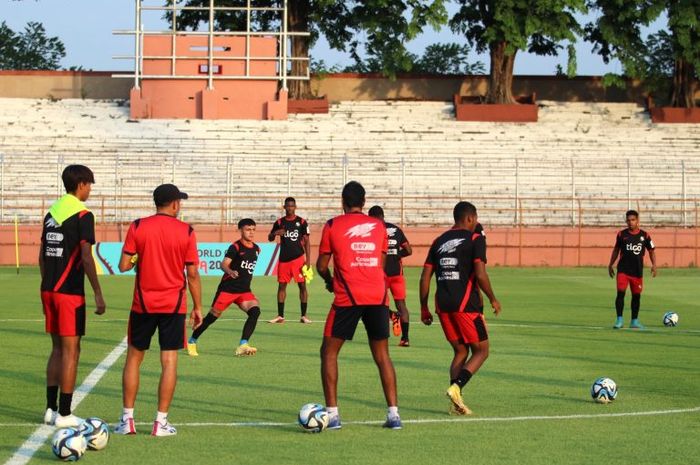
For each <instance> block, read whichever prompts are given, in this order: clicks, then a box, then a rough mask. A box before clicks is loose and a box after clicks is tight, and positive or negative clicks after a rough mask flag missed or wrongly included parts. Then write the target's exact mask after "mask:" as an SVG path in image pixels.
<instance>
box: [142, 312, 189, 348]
mask: <svg viewBox="0 0 700 465" xmlns="http://www.w3.org/2000/svg"><path fill="white" fill-rule="evenodd" d="M185 316H186V315H185V314H184V313H137V312H131V313H130V314H129V345H132V346H134V347H136V348H137V349H138V350H148V349H149V348H150V347H151V338H152V337H153V335H154V334H155V333H156V329H158V343H159V344H160V350H180V349H184V348H185V345H186V344H187V333H186V331H187V329H186V327H185Z"/></svg>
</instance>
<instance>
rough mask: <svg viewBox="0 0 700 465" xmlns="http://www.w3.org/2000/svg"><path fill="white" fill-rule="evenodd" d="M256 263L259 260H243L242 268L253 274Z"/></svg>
mask: <svg viewBox="0 0 700 465" xmlns="http://www.w3.org/2000/svg"><path fill="white" fill-rule="evenodd" d="M256 263H257V262H249V261H248V260H243V261H242V262H241V268H242V269H244V270H247V271H248V273H250V274H253V270H254V269H255V264H256Z"/></svg>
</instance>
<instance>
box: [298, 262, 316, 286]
mask: <svg viewBox="0 0 700 465" xmlns="http://www.w3.org/2000/svg"><path fill="white" fill-rule="evenodd" d="M301 275H302V276H303V277H304V281H306V284H309V283H310V282H311V281H312V280H313V279H314V269H313V268H311V265H304V266H302V267H301Z"/></svg>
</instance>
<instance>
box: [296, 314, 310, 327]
mask: <svg viewBox="0 0 700 465" xmlns="http://www.w3.org/2000/svg"><path fill="white" fill-rule="evenodd" d="M299 323H303V324H305V325H308V324H311V323H313V321H311V320H309V319H308V318H307V317H306V315H304V316H302V317H301V318H299Z"/></svg>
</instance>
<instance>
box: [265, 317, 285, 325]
mask: <svg viewBox="0 0 700 465" xmlns="http://www.w3.org/2000/svg"><path fill="white" fill-rule="evenodd" d="M267 322H268V323H272V324H281V323H284V317H283V316H278V317H275V318H273V319H271V320H268V321H267Z"/></svg>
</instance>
